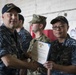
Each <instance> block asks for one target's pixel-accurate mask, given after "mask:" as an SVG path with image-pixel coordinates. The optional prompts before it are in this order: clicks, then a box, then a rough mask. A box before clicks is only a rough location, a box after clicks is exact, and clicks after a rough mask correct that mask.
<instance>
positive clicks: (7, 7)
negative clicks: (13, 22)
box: [2, 3, 21, 14]
mask: <svg viewBox="0 0 76 75" xmlns="http://www.w3.org/2000/svg"><path fill="white" fill-rule="evenodd" d="M11 9H15V10H16V11H17V12H18V13H20V12H21V9H20V8H19V7H17V6H16V5H14V4H13V3H8V4H6V5H4V7H3V8H2V14H4V13H5V12H9V11H10V10H11Z"/></svg>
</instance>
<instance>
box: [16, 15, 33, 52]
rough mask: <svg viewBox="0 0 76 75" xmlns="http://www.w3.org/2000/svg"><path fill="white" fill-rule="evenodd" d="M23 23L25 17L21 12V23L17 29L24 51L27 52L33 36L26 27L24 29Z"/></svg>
mask: <svg viewBox="0 0 76 75" xmlns="http://www.w3.org/2000/svg"><path fill="white" fill-rule="evenodd" d="M23 24H24V17H23V15H21V14H19V24H18V28H17V29H16V30H17V32H18V34H19V36H20V38H21V40H22V49H23V51H24V52H27V50H28V48H29V44H30V41H31V40H32V36H31V35H30V33H29V32H28V31H27V30H26V29H24V27H23Z"/></svg>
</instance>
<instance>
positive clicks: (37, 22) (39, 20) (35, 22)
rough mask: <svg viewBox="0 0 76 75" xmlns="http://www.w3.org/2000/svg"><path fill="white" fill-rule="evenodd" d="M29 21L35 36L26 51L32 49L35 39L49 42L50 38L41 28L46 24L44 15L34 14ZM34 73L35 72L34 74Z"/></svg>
mask: <svg viewBox="0 0 76 75" xmlns="http://www.w3.org/2000/svg"><path fill="white" fill-rule="evenodd" d="M30 23H31V25H32V31H33V32H34V33H35V38H34V39H33V40H32V41H31V42H30V46H29V49H28V52H29V51H31V50H32V48H33V45H34V43H35V41H42V42H46V43H50V39H49V38H48V37H46V36H45V35H44V34H43V30H44V28H45V26H46V17H44V16H41V15H36V14H34V15H33V19H32V20H31V21H30ZM36 74H37V73H36V72H35V75H36ZM31 75H33V74H31Z"/></svg>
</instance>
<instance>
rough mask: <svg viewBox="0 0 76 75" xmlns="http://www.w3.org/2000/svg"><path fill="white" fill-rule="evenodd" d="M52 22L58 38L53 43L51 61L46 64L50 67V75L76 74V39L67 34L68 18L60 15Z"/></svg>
mask: <svg viewBox="0 0 76 75" xmlns="http://www.w3.org/2000/svg"><path fill="white" fill-rule="evenodd" d="M51 24H52V28H53V33H54V35H55V36H56V37H57V40H56V41H54V42H52V43H51V48H50V55H49V61H47V62H46V63H45V64H44V66H45V67H46V68H47V69H50V71H51V74H50V75H76V40H75V39H73V38H71V37H70V36H69V35H68V34H67V31H68V29H69V24H68V20H67V19H66V18H65V17H64V16H58V17H56V18H55V19H53V20H52V21H51ZM45 75H47V74H45Z"/></svg>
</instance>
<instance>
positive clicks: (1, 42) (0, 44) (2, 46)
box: [0, 34, 9, 58]
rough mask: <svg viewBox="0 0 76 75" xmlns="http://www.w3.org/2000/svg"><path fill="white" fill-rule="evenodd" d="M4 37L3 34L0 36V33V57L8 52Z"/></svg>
mask: <svg viewBox="0 0 76 75" xmlns="http://www.w3.org/2000/svg"><path fill="white" fill-rule="evenodd" d="M4 38H5V36H2V35H1V34H0V58H1V57H2V56H4V55H6V54H9V52H8V44H7V42H6V40H5V39H4Z"/></svg>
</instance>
